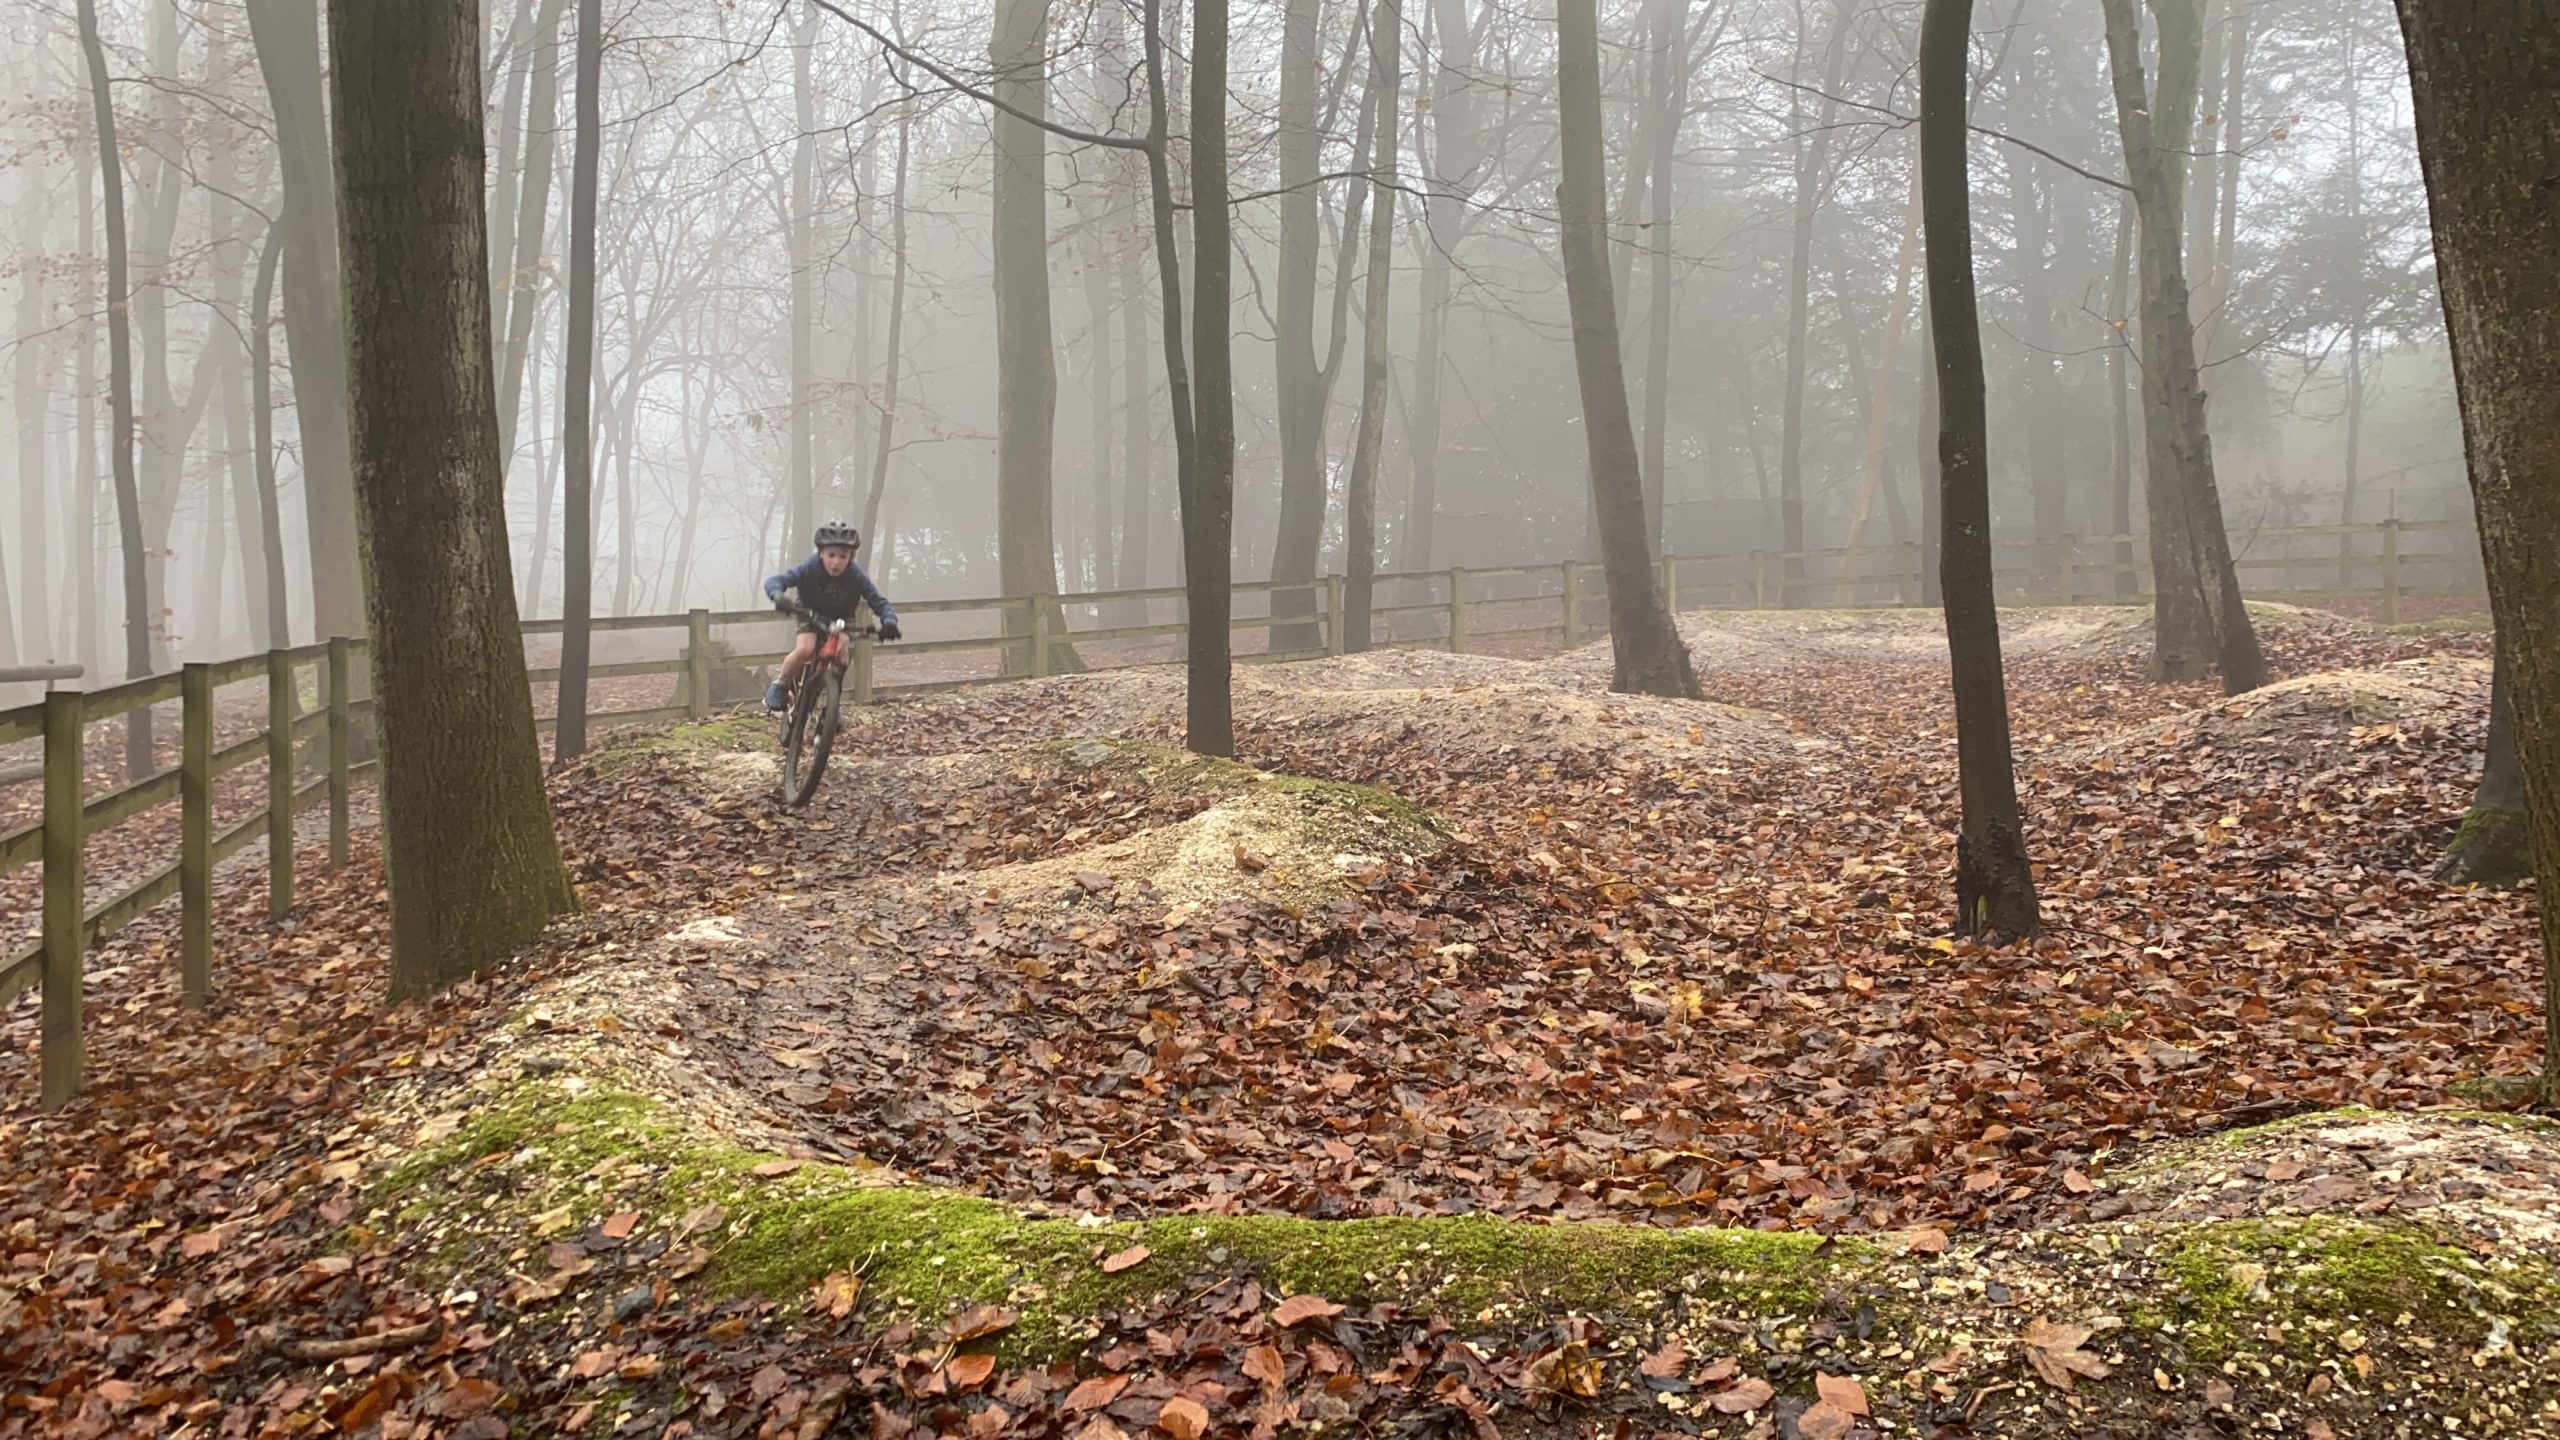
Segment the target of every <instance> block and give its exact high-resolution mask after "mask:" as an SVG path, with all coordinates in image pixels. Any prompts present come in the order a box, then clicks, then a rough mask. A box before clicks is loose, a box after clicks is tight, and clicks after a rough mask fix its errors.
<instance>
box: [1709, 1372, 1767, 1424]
mask: <svg viewBox="0 0 2560 1440" xmlns="http://www.w3.org/2000/svg"><path fill="white" fill-rule="evenodd" d="M1777 1394H1778V1392H1777V1390H1776V1389H1775V1388H1773V1387H1772V1386H1771V1385H1770V1384H1769V1382H1768V1381H1766V1380H1763V1379H1761V1378H1759V1377H1758V1376H1756V1375H1751V1376H1745V1377H1743V1379H1741V1380H1740V1381H1738V1382H1736V1383H1735V1384H1734V1385H1733V1387H1732V1388H1731V1389H1728V1390H1719V1391H1717V1392H1716V1393H1715V1394H1713V1395H1710V1396H1708V1397H1707V1403H1708V1404H1709V1405H1712V1406H1714V1407H1715V1408H1716V1410H1717V1412H1718V1413H1720V1414H1725V1415H1747V1414H1749V1413H1751V1412H1752V1411H1754V1410H1757V1409H1759V1408H1760V1407H1761V1406H1763V1405H1766V1404H1768V1403H1769V1402H1770V1401H1771V1400H1773V1399H1775V1398H1776V1397H1777Z"/></svg>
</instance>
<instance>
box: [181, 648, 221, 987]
mask: <svg viewBox="0 0 2560 1440" xmlns="http://www.w3.org/2000/svg"><path fill="white" fill-rule="evenodd" d="M178 683H179V690H178V694H179V696H180V697H181V699H182V700H183V702H184V703H183V704H182V705H181V707H180V715H179V721H178V724H179V734H180V740H179V746H178V908H179V921H178V931H179V937H180V938H179V945H178V994H179V999H180V1002H181V1003H183V1004H184V1005H185V1006H186V1007H187V1008H188V1009H190V1010H201V1009H203V1008H204V1002H205V997H206V995H207V994H208V993H209V992H210V990H211V988H212V981H211V976H212V974H213V667H212V666H210V665H205V664H202V663H196V662H190V663H189V664H188V665H187V667H186V668H185V669H184V670H181V671H180V672H179V679H178Z"/></svg>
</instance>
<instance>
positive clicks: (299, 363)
mask: <svg viewBox="0 0 2560 1440" xmlns="http://www.w3.org/2000/svg"><path fill="white" fill-rule="evenodd" d="M248 11H249V32H250V34H251V35H252V36H253V37H254V38H255V40H256V43H257V50H258V69H259V72H260V73H261V74H262V75H264V76H265V78H266V85H267V99H268V104H269V106H270V108H271V109H272V110H273V111H274V114H275V126H276V146H277V149H278V150H279V151H280V152H281V154H282V156H283V162H284V164H283V171H284V216H283V220H282V224H283V226H284V260H283V265H284V271H283V275H284V332H285V346H286V354H287V359H288V363H289V364H290V367H291V372H292V375H293V413H294V420H295V423H296V425H297V426H298V427H299V428H300V431H301V435H302V492H303V508H304V509H305V511H306V512H307V519H306V523H305V529H306V530H307V531H308V532H309V545H310V551H311V627H312V635H313V637H314V638H315V639H323V640H325V639H328V638H330V637H332V636H338V635H346V636H356V635H361V634H363V633H364V625H365V591H364V586H365V577H364V572H363V570H362V568H361V565H360V552H359V550H358V545H357V542H358V537H357V534H356V512H355V504H356V501H355V490H354V480H353V478H352V476H353V472H352V470H351V469H350V466H351V463H352V461H351V458H350V451H349V449H348V445H349V441H348V436H347V423H348V422H347V414H348V411H347V356H346V348H345V346H346V340H345V333H346V327H345V325H344V323H343V316H342V315H341V313H340V289H339V279H338V181H337V175H336V173H335V171H334V170H333V169H332V168H331V161H330V145H329V119H328V116H327V114H326V111H325V108H324V107H323V105H322V103H321V71H320V14H319V6H318V3H317V0H248ZM475 123H476V122H475ZM475 183H477V182H475Z"/></svg>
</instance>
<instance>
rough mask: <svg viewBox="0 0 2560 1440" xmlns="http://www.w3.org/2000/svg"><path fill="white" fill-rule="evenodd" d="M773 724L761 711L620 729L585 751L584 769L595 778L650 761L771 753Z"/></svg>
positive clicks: (773, 747) (773, 749)
mask: <svg viewBox="0 0 2560 1440" xmlns="http://www.w3.org/2000/svg"><path fill="white" fill-rule="evenodd" d="M775 748H776V746H775V734H774V725H773V721H772V719H771V718H769V717H768V716H766V715H764V714H762V713H761V712H759V713H757V714H753V715H723V716H719V717H716V718H714V719H710V720H701V721H694V722H690V723H687V724H682V725H670V726H666V727H665V728H663V729H655V730H620V731H616V732H614V734H613V737H612V738H611V739H610V740H608V741H606V742H605V743H603V744H601V745H598V746H596V747H595V748H594V749H592V750H590V751H588V752H587V758H586V764H587V767H588V768H589V769H590V770H592V771H593V772H594V773H596V774H598V775H612V774H617V773H619V772H621V771H623V770H627V769H629V768H630V767H631V766H633V765H635V764H639V763H641V762H643V761H646V760H651V759H669V758H674V759H684V758H692V759H715V758H718V757H734V756H740V755H763V756H770V755H772V754H773V753H775Z"/></svg>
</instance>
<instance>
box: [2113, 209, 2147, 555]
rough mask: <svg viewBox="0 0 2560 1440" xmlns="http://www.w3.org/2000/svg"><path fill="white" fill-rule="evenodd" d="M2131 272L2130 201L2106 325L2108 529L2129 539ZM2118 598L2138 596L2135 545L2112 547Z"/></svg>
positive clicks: (2119, 229) (2121, 216)
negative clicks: (2108, 328)
mask: <svg viewBox="0 0 2560 1440" xmlns="http://www.w3.org/2000/svg"><path fill="white" fill-rule="evenodd" d="M2132 270H2133V201H2132V200H2131V199H2130V198H2124V199H2121V200H2119V201H2118V202H2117V205H2116V258H2115V264H2114V266H2113V267H2112V268H2111V269H2110V270H2109V271H2108V275H2107V323H2108V324H2109V325H2110V326H2111V327H2112V328H2113V329H2114V332H2115V333H2114V334H2112V335H2110V336H2108V337H2107V412H2108V436H2107V441H2108V443H2107V468H2108V476H2107V480H2108V485H2107V496H2108V501H2109V506H2110V508H2109V510H2108V523H2109V524H2110V525H2112V526H2114V527H2115V533H2117V534H2118V535H2125V536H2130V535H2132V534H2133V390H2132V387H2131V386H2129V385H2127V384H2126V383H2125V373H2124V359H2125V352H2126V350H2127V349H2128V348H2130V346H2131V344H2132V342H2131V341H2130V340H2128V339H2127V338H2126V336H2125V331H2126V330H2127V329H2128V328H2129V327H2130V326H2131V325H2132V323H2133V312H2132V311H2131V310H2129V309H2127V308H2126V306H2127V304H2128V303H2129V296H2128V294H2127V292H2128V290H2129V289H2130V288H2131V274H2132ZM2115 556H2116V565H2117V567H2118V568H2117V570H2116V594H2117V595H2118V596H2120V597H2122V598H2124V599H2127V600H2130V599H2132V598H2133V597H2134V596H2136V595H2139V594H2140V593H2142V580H2141V576H2140V574H2139V573H2138V572H2137V571H2136V570H2135V569H2134V568H2133V567H2134V564H2135V561H2134V558H2133V541H2132V540H2130V539H2125V540H2119V541H2117V542H2116V550H2115Z"/></svg>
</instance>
